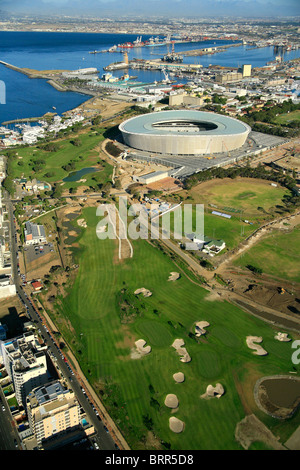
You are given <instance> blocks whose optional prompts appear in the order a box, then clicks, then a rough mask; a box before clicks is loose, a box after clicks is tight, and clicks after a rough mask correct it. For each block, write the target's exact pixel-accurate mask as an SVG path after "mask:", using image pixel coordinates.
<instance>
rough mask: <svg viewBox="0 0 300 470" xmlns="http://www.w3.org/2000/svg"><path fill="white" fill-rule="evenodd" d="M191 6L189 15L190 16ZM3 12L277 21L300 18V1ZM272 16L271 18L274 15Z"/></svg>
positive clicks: (119, 2) (5, 3) (32, 3)
mask: <svg viewBox="0 0 300 470" xmlns="http://www.w3.org/2000/svg"><path fill="white" fill-rule="evenodd" d="M187 6H188V14H187ZM0 9H1V10H2V11H4V12H7V13H10V14H14V13H15V14H19V15H26V14H27V15H33V14H34V15H35V16H39V15H41V16H42V15H49V16H51V15H56V16H57V15H62V16H63V15H64V16H65V15H67V16H70V17H74V16H78V15H81V16H86V17H87V16H99V15H100V16H112V17H116V16H118V15H120V16H126V15H127V16H133V15H134V16H138V15H140V16H143V15H144V16H148V17H149V18H151V17H154V16H156V17H157V16H164V17H165V16H170V17H172V18H174V17H178V16H180V17H186V18H188V17H195V18H196V17H197V18H199V17H202V18H205V17H217V18H219V17H225V16H226V17H232V18H236V17H247V18H250V17H252V18H259V17H260V18H261V17H265V18H275V17H277V18H278V17H281V16H282V17H297V16H300V2H299V1H298V0H231V1H230V0H211V1H210V2H207V1H205V0H188V2H187V1H186V0H147V2H140V0H126V1H125V0H84V1H82V0H14V2H11V0H0ZM270 13H271V15H270Z"/></svg>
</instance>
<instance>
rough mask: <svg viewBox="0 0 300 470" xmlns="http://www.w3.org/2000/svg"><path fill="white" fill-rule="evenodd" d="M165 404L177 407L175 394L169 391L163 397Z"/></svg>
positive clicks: (177, 402) (169, 406)
mask: <svg viewBox="0 0 300 470" xmlns="http://www.w3.org/2000/svg"><path fill="white" fill-rule="evenodd" d="M165 405H166V406H167V407H168V408H178V405H179V401H178V398H177V397H176V395H174V394H173V393H169V395H167V396H166V398H165Z"/></svg>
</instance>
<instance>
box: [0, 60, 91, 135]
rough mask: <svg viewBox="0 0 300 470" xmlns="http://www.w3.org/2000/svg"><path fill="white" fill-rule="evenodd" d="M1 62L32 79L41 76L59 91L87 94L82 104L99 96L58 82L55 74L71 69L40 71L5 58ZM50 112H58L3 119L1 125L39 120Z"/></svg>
mask: <svg viewBox="0 0 300 470" xmlns="http://www.w3.org/2000/svg"><path fill="white" fill-rule="evenodd" d="M0 64H1V65H4V66H5V67H7V68H9V69H11V70H13V71H15V72H19V73H22V74H23V75H26V76H27V77H28V78H30V79H35V78H39V79H43V80H46V82H47V83H49V85H51V86H52V87H53V88H55V90H57V91H59V92H73V93H78V94H81V95H86V96H87V99H86V100H85V101H84V102H83V103H82V104H84V103H86V102H87V101H89V100H90V99H92V98H94V97H95V96H97V93H96V92H94V93H93V92H92V91H88V90H86V91H85V90H82V89H80V90H78V89H77V88H75V87H72V86H69V87H62V86H61V85H60V84H59V83H57V81H56V80H55V77H54V76H55V75H59V74H61V73H62V72H69V70H41V71H39V70H34V69H27V68H22V67H17V66H16V65H12V64H9V63H8V62H4V61H3V60H0ZM53 75H54V76H53ZM80 106H81V105H79V106H78V107H80ZM76 108H77V107H76ZM76 108H75V109H76ZM70 111H72V109H69V110H67V111H65V112H64V113H63V114H65V113H67V112H70ZM49 114H53V115H55V114H56V113H49V112H47V113H45V114H43V116H37V117H35V116H34V117H30V118H20V119H11V120H8V121H3V122H2V123H1V125H4V126H6V125H8V124H15V123H19V122H37V121H39V120H41V119H44V118H45V116H47V115H49Z"/></svg>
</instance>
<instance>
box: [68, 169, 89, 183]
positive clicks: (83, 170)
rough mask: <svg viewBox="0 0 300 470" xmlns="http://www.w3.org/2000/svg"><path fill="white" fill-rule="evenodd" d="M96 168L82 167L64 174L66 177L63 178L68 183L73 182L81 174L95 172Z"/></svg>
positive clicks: (79, 177)
mask: <svg viewBox="0 0 300 470" xmlns="http://www.w3.org/2000/svg"><path fill="white" fill-rule="evenodd" d="M96 171H98V170H97V168H93V167H91V168H82V169H81V170H78V171H74V172H73V173H70V174H69V176H66V178H64V179H63V181H64V182H65V183H70V182H75V181H79V180H80V179H81V178H82V177H83V176H85V175H87V174H89V173H95V172H96Z"/></svg>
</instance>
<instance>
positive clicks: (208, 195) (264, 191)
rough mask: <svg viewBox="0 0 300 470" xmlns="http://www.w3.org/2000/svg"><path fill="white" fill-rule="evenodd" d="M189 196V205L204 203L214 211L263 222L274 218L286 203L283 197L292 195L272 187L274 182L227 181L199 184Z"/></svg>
mask: <svg viewBox="0 0 300 470" xmlns="http://www.w3.org/2000/svg"><path fill="white" fill-rule="evenodd" d="M187 194H188V196H190V199H189V201H186V202H191V203H199V204H204V205H205V207H211V209H212V210H213V209H217V210H222V211H224V212H226V213H228V214H231V215H235V216H237V217H239V216H241V217H242V218H247V219H248V218H250V219H251V220H252V221H255V220H257V221H262V219H264V218H266V217H270V215H273V213H274V210H275V209H276V207H275V206H276V205H281V204H282V198H283V196H284V195H285V194H289V191H288V190H287V189H285V188H283V187H281V186H277V187H274V186H271V182H270V181H265V180H258V179H254V178H236V179H230V178H225V179H222V180H220V179H215V180H212V181H206V182H205V183H201V184H198V185H197V186H194V187H193V188H192V189H190V190H189V191H188V193H187ZM212 205H213V206H212ZM258 208H259V209H258Z"/></svg>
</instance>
